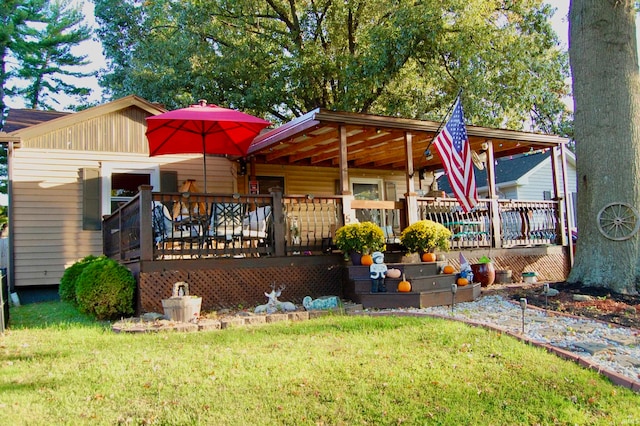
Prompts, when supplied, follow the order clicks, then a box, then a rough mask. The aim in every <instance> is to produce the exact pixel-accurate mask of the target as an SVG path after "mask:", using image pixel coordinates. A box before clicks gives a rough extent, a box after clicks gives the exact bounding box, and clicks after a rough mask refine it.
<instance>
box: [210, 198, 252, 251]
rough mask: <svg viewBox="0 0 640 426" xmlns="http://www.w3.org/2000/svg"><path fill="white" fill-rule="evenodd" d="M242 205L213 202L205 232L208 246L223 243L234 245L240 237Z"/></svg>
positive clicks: (242, 214)
mask: <svg viewBox="0 0 640 426" xmlns="http://www.w3.org/2000/svg"><path fill="white" fill-rule="evenodd" d="M243 216H244V205H243V204H241V203H213V204H212V205H211V212H210V214H209V229H207V231H206V234H205V240H206V243H207V246H208V247H211V246H212V243H213V244H217V243H223V244H224V247H225V248H227V247H228V246H229V245H231V246H232V247H235V243H236V242H241V239H242V218H243Z"/></svg>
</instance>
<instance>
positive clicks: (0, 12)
mask: <svg viewBox="0 0 640 426" xmlns="http://www.w3.org/2000/svg"><path fill="white" fill-rule="evenodd" d="M43 4H44V0H3V1H2V2H1V3H0V130H1V129H2V126H1V125H2V124H3V123H4V116H5V113H6V109H7V106H6V104H5V103H4V99H5V95H6V85H7V82H8V80H9V79H10V78H11V77H12V74H13V73H12V71H11V70H10V69H9V67H8V66H7V65H8V64H7V62H8V61H9V57H10V55H11V54H12V53H15V52H19V51H21V50H24V49H26V46H25V44H24V43H23V40H24V38H25V37H26V36H28V35H29V34H32V32H33V31H32V29H31V28H30V26H29V24H33V23H35V22H39V21H40V19H41V18H40V14H39V11H40V10H41V9H42V7H43Z"/></svg>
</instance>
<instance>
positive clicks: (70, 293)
mask: <svg viewBox="0 0 640 426" xmlns="http://www.w3.org/2000/svg"><path fill="white" fill-rule="evenodd" d="M103 258H104V256H100V257H96V256H94V255H91V254H90V255H89V256H86V257H84V258H82V259H80V260H79V261H77V262H76V263H74V264H73V265H71V266H69V267H68V268H67V269H65V271H64V274H62V278H60V285H59V286H58V294H59V295H60V300H66V301H68V302H71V303H73V304H77V303H78V301H77V300H76V283H77V281H78V277H79V276H80V274H81V273H82V271H84V268H85V267H86V266H87V265H88V264H89V263H91V262H93V261H95V260H98V259H103Z"/></svg>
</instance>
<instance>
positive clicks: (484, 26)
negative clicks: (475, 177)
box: [95, 0, 570, 134]
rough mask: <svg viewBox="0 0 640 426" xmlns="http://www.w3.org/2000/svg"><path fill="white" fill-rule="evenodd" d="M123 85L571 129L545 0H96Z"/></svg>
mask: <svg viewBox="0 0 640 426" xmlns="http://www.w3.org/2000/svg"><path fill="white" fill-rule="evenodd" d="M95 4H96V8H95V13H96V19H97V22H98V24H99V28H98V36H99V38H100V39H101V41H102V43H103V46H104V49H105V54H106V56H107V60H108V61H109V62H110V67H109V72H107V73H105V74H104V75H103V76H102V79H101V83H102V85H103V86H106V87H107V88H108V90H109V91H110V92H111V93H112V94H113V95H114V96H116V97H119V96H123V95H128V94H130V93H136V94H138V95H140V96H143V97H144V98H146V99H149V100H152V101H155V102H160V103H162V104H164V105H166V106H167V108H169V109H173V108H176V107H182V106H185V105H187V104H189V103H194V102H195V101H196V100H197V99H199V98H207V99H208V100H209V101H210V102H211V103H216V104H221V105H225V106H231V107H233V108H239V109H242V110H245V111H247V112H251V113H254V114H257V115H261V116H268V117H267V118H269V119H270V120H272V121H287V120H289V119H291V118H293V117H295V116H300V115H301V114H303V113H305V112H307V111H310V110H312V109H314V108H318V107H320V108H327V109H331V110H341V111H352V112H359V113H373V114H382V115H392V116H401V117H407V118H420V119H431V120H436V121H440V120H441V119H442V117H443V116H444V114H445V112H446V110H447V109H448V107H449V105H450V104H451V103H452V101H453V99H454V98H455V96H456V94H457V92H458V90H459V89H464V91H465V98H464V99H465V105H464V107H465V114H466V118H467V120H468V122H469V123H470V124H474V125H481V126H494V127H498V126H499V127H504V126H505V125H506V127H508V128H513V129H518V130H523V129H524V127H525V126H530V127H528V128H527V130H545V131H562V132H563V134H564V133H566V132H568V131H570V129H569V128H567V127H566V126H565V124H566V122H567V121H569V120H570V114H569V112H568V111H567V108H566V106H565V105H564V104H563V102H562V100H563V98H565V97H566V96H567V95H568V94H569V87H568V85H567V84H566V78H567V77H568V75H569V74H568V59H567V54H566V52H563V51H561V50H560V49H559V47H558V39H557V35H555V34H554V33H553V30H552V29H551V26H550V24H549V17H550V16H551V15H552V13H553V9H552V8H551V7H550V6H549V5H545V4H542V3H541V2H508V4H505V2H503V1H498V0H490V1H488V0H468V1H460V0H437V1H435V0H429V1H424V2H415V1H411V0H399V1H395V2H393V5H392V6H390V4H389V2H388V1H386V0H364V1H359V2H353V1H345V2H325V3H323V4H322V5H319V4H317V3H316V2H309V1H307V0H291V1H289V2H263V1H257V0H238V1H233V2H229V1H220V0H202V1H197V2H175V1H171V0H158V1H153V2H143V3H140V2H138V1H135V0H95Z"/></svg>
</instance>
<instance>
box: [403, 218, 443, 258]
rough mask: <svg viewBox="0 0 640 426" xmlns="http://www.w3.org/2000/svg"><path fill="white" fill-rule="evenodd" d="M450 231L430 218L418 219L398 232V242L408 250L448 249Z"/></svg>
mask: <svg viewBox="0 0 640 426" xmlns="http://www.w3.org/2000/svg"><path fill="white" fill-rule="evenodd" d="M450 239H451V231H449V230H448V229H447V228H445V227H444V226H443V225H442V224H440V223H437V222H434V221H432V220H420V221H418V222H415V223H413V224H411V225H409V226H407V227H406V228H405V229H404V230H403V231H402V234H400V242H401V243H402V245H403V246H405V247H406V248H407V250H408V251H409V252H426V251H429V250H433V249H438V250H442V251H449V240H450Z"/></svg>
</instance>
